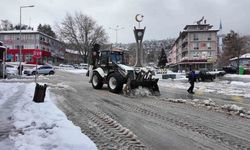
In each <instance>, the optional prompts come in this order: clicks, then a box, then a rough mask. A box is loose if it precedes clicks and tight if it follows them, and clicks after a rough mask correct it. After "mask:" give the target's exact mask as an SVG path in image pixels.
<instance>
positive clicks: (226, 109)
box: [162, 98, 250, 119]
mask: <svg viewBox="0 0 250 150" xmlns="http://www.w3.org/2000/svg"><path fill="white" fill-rule="evenodd" d="M162 100H166V101H169V102H172V103H185V104H190V105H192V106H194V107H201V108H202V107H206V108H207V109H208V110H214V111H217V112H221V113H226V114H229V115H238V116H240V117H242V118H247V119H250V111H247V110H245V108H243V107H240V106H237V105H235V104H225V105H218V104H216V103H215V102H214V101H212V100H211V99H208V100H199V99H194V100H185V99H167V98H165V99H162Z"/></svg>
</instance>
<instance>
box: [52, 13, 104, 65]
mask: <svg viewBox="0 0 250 150" xmlns="http://www.w3.org/2000/svg"><path fill="white" fill-rule="evenodd" d="M56 30H57V34H58V36H59V38H60V39H61V40H63V41H64V42H65V43H68V44H70V45H74V48H75V49H76V50H78V51H79V53H80V55H81V56H82V59H83V61H84V62H85V63H86V62H87V60H88V54H89V51H90V50H91V46H92V45H93V44H94V43H98V44H103V43H105V42H107V39H108V36H107V34H106V32H105V30H104V28H103V27H102V26H99V25H97V23H96V21H95V20H94V19H92V18H91V17H89V16H87V15H84V14H82V13H81V12H76V13H75V15H74V16H73V15H71V14H69V13H67V14H66V17H65V18H64V20H63V21H62V22H61V23H60V24H58V23H57V24H56Z"/></svg>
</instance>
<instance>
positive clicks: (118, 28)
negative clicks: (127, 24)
mask: <svg viewBox="0 0 250 150" xmlns="http://www.w3.org/2000/svg"><path fill="white" fill-rule="evenodd" d="M109 29H111V30H114V31H115V43H116V44H117V32H118V31H119V30H122V29H124V27H119V25H116V27H115V28H111V27H109Z"/></svg>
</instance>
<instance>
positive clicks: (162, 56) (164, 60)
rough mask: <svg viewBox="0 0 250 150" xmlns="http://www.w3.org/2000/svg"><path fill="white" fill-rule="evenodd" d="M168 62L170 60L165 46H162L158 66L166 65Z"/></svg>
mask: <svg viewBox="0 0 250 150" xmlns="http://www.w3.org/2000/svg"><path fill="white" fill-rule="evenodd" d="M167 62H168V60H167V56H166V53H165V50H164V48H162V49H161V53H160V56H159V61H158V67H160V68H163V67H165V66H166V63H167Z"/></svg>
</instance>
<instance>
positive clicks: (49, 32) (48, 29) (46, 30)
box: [37, 24, 56, 38]
mask: <svg viewBox="0 0 250 150" xmlns="http://www.w3.org/2000/svg"><path fill="white" fill-rule="evenodd" d="M37 31H39V32H42V33H44V34H47V35H49V36H51V37H54V38H56V34H55V32H54V31H53V30H52V28H51V27H50V25H49V24H44V25H41V24H39V25H38V27H37Z"/></svg>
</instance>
